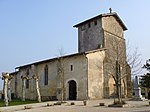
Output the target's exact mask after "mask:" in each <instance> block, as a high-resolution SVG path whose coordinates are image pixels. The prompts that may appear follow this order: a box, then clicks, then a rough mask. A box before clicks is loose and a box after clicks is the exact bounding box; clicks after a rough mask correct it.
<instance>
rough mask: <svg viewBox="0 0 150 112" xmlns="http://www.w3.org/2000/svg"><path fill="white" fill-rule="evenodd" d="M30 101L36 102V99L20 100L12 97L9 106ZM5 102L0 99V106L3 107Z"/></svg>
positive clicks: (29, 102)
mask: <svg viewBox="0 0 150 112" xmlns="http://www.w3.org/2000/svg"><path fill="white" fill-rule="evenodd" d="M31 103H38V101H35V100H26V101H22V100H20V99H14V100H12V101H11V102H9V106H15V105H23V104H31ZM4 106H5V102H4V100H0V107H4Z"/></svg>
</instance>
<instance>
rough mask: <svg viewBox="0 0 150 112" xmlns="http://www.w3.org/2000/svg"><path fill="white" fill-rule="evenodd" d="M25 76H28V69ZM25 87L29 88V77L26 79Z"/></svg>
mask: <svg viewBox="0 0 150 112" xmlns="http://www.w3.org/2000/svg"><path fill="white" fill-rule="evenodd" d="M26 75H27V77H29V69H28V70H27V74H26ZM26 88H27V89H28V88H29V79H26Z"/></svg>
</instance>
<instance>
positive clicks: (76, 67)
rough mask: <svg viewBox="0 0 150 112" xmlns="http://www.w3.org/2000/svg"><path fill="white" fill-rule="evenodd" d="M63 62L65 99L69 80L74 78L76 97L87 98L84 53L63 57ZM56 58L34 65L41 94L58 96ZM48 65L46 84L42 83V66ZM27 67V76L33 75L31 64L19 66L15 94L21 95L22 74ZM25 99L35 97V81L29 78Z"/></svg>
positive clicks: (67, 96)
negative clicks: (71, 68) (71, 67)
mask: <svg viewBox="0 0 150 112" xmlns="http://www.w3.org/2000/svg"><path fill="white" fill-rule="evenodd" d="M62 63H63V64H64V82H65V99H68V98H69V90H68V89H69V85H68V82H69V81H70V80H74V81H75V82H76V84H77V99H87V60H86V57H85V55H77V56H71V57H65V58H64V59H63V60H62ZM57 64H58V60H57V59H55V60H51V61H47V62H45V63H41V64H37V65H35V72H36V74H37V75H38V76H39V77H40V79H39V87H40V92H41V96H44V97H46V96H56V97H57V98H58V99H59V98H60V94H58V87H59V80H58V79H59V78H58V72H57V70H58V68H57ZM46 65H47V66H48V85H44V68H45V66H46ZM71 65H73V71H71V70H70V66H71ZM27 69H29V77H30V78H31V77H32V75H33V70H32V67H31V66H27V67H24V68H21V69H20V70H19V72H18V74H17V79H18V80H17V96H18V98H21V97H22V79H21V76H22V75H26V71H27ZM26 98H27V99H36V98H37V94H36V89H35V81H34V80H33V79H31V80H30V81H29V88H28V89H26Z"/></svg>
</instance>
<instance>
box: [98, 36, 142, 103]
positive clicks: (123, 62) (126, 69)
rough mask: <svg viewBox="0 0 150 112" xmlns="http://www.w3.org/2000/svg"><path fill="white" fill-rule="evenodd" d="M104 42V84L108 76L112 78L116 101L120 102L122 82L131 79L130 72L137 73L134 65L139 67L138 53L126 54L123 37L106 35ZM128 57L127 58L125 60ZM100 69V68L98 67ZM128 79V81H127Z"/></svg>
mask: <svg viewBox="0 0 150 112" xmlns="http://www.w3.org/2000/svg"><path fill="white" fill-rule="evenodd" d="M106 41H107V43H106V44H105V47H106V51H105V59H104V79H105V82H104V85H107V83H108V80H109V77H110V76H111V77H112V78H113V79H114V82H115V84H114V86H115V87H116V96H117V99H118V103H122V90H121V89H122V86H123V85H122V82H123V80H124V81H126V82H127V83H129V82H130V80H131V78H130V77H131V73H130V69H131V70H132V73H133V72H134V74H137V73H139V72H137V70H136V69H135V68H136V67H139V63H140V62H139V54H138V52H137V50H136V52H135V53H134V54H132V55H130V58H129V54H128V55H126V44H125V40H124V39H123V38H119V37H114V38H111V37H108V38H107V39H106ZM127 59H128V60H127ZM99 69H101V68H99ZM133 69H134V70H133ZM127 80H129V81H127Z"/></svg>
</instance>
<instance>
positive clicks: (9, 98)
mask: <svg viewBox="0 0 150 112" xmlns="http://www.w3.org/2000/svg"><path fill="white" fill-rule="evenodd" d="M8 100H9V101H11V89H10V80H8Z"/></svg>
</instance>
